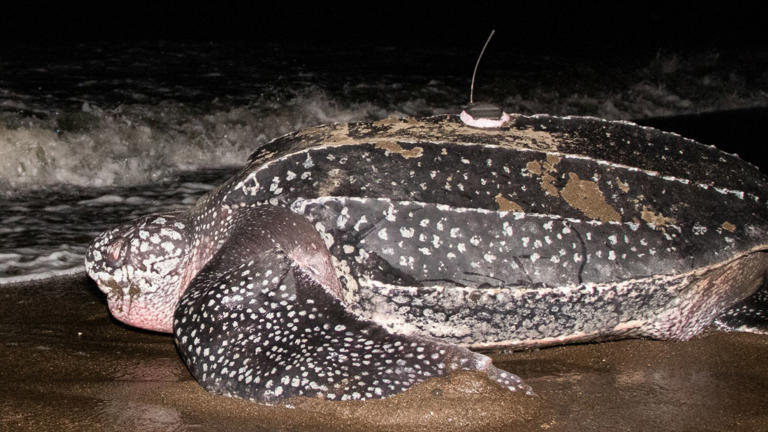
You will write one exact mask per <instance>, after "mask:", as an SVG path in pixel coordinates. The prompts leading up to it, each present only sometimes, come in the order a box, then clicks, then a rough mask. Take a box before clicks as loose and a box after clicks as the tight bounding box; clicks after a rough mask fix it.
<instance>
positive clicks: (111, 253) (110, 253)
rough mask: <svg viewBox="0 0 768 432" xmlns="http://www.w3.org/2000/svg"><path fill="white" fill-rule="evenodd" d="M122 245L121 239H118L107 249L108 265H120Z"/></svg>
mask: <svg viewBox="0 0 768 432" xmlns="http://www.w3.org/2000/svg"><path fill="white" fill-rule="evenodd" d="M123 243H124V241H123V239H118V240H115V241H114V242H113V243H112V244H111V245H109V247H108V248H107V263H109V265H111V266H119V265H120V264H121V263H122V257H121V256H120V254H121V252H122V250H123Z"/></svg>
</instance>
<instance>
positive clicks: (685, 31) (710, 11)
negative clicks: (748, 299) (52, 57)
mask: <svg viewBox="0 0 768 432" xmlns="http://www.w3.org/2000/svg"><path fill="white" fill-rule="evenodd" d="M1 12H2V13H0V27H1V29H0V32H2V34H3V36H4V37H5V39H6V40H9V39H14V40H22V41H30V40H58V41H60V40H94V39H98V40H105V39H145V40H146V39H175V40H179V39H194V40H209V39H210V40H228V39H229V40H231V39H240V40H251V41H254V42H258V41H265V40H266V41H293V42H300V41H302V40H307V39H311V40H312V41H315V42H317V41H321V42H328V43H343V42H345V41H368V42H372V43H377V44H382V43H384V44H386V43H390V44H418V45H421V46H425V47H426V46H431V45H436V46H441V47H444V46H445V45H446V44H449V45H469V46H472V47H475V46H477V45H478V42H477V40H478V38H480V39H483V36H478V35H480V34H485V33H487V32H488V30H490V29H491V28H496V29H497V30H498V31H499V34H498V35H497V37H498V40H497V41H496V42H495V43H497V44H499V45H501V44H502V42H503V43H504V45H506V46H515V47H518V48H520V49H532V50H544V51H550V50H551V51H566V50H576V51H577V52H579V53H581V54H585V55H587V54H588V55H595V54H599V53H607V52H610V50H612V49H617V48H623V49H629V48H631V49H639V50H648V49H650V50H653V49H659V48H670V49H699V48H711V47H716V48H719V49H739V50H742V49H747V48H750V47H754V48H763V47H764V43H765V41H766V36H765V33H766V30H765V15H764V13H763V11H762V8H761V7H760V6H757V5H749V4H746V5H745V4H740V3H739V4H734V3H731V2H718V3H717V5H716V6H708V5H705V3H704V2H660V3H646V2H568V3H565V2H551V1H538V2H514V1H508V2H503V3H502V2H488V1H469V2H459V4H458V5H456V6H454V5H448V4H447V3H446V2H443V3H432V2H429V3H424V2H417V1H411V2H370V1H365V2H358V3H354V4H346V3H342V4H341V5H338V4H337V5H333V4H329V3H326V2H314V3H311V4H307V5H304V4H301V3H295V2H288V1H280V0H278V1H272V2H263V1H258V2H257V1H253V2H232V1H216V2H207V3H206V4H202V5H196V4H194V3H190V2H173V1H169V2H162V1H155V2H147V1H131V2H108V1H104V2H100V3H90V2H87V3H82V2H51V3H44V2H31V3H30V2H23V3H18V2H17V4H11V5H9V4H7V3H6V4H4V5H3V8H2V11H1Z"/></svg>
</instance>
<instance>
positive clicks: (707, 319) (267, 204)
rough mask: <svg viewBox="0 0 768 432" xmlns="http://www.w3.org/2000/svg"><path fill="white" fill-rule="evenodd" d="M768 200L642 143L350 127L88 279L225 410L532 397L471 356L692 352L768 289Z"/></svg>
mask: <svg viewBox="0 0 768 432" xmlns="http://www.w3.org/2000/svg"><path fill="white" fill-rule="evenodd" d="M766 199H768V187H767V185H766V180H765V178H764V177H763V176H761V175H760V174H759V172H758V171H757V169H756V168H755V167H753V166H751V165H749V164H748V163H746V162H743V161H742V160H740V159H739V158H738V157H736V156H735V155H730V154H726V153H724V152H722V151H719V150H718V149H716V148H714V147H710V146H705V145H702V144H699V143H697V142H695V141H692V140H689V139H685V138H681V137H680V136H678V135H675V134H671V133H665V132H661V131H658V130H655V129H651V128H646V127H640V126H637V125H634V124H631V123H627V122H611V121H605V120H600V119H595V118H569V117H566V118H558V117H552V116H545V115H537V116H532V117H527V116H520V115H516V116H512V117H511V119H510V121H509V122H508V123H506V124H505V125H504V126H503V127H500V128H496V129H489V130H483V129H475V128H470V127H467V126H465V125H463V124H462V123H461V122H460V121H459V120H458V118H457V117H456V116H438V117H430V118H426V119H421V120H414V119H387V120H383V121H377V122H361V123H352V124H331V125H326V126H319V127H314V128H310V129H306V130H303V131H299V132H296V133H292V134H289V135H286V136H283V137H281V138H278V139H276V140H274V141H273V142H271V143H270V144H268V145H265V146H264V147H262V148H260V149H258V150H257V151H256V152H255V153H254V154H253V155H252V156H251V157H250V159H249V161H248V164H247V166H246V167H245V168H244V169H243V170H242V171H241V172H240V173H239V174H237V175H235V176H234V177H232V178H231V179H229V180H228V181H226V182H225V183H224V184H223V185H221V186H220V187H219V188H217V189H216V190H213V191H211V192H210V193H208V194H207V195H206V196H204V197H202V198H201V199H200V200H199V201H198V202H197V203H196V205H195V206H194V207H193V208H191V209H190V210H189V211H185V212H174V213H168V214H161V215H150V216H145V217H142V218H140V219H138V220H136V221H134V222H132V223H128V224H125V225H122V226H120V227H117V228H115V229H113V230H111V231H108V232H105V233H103V234H101V235H100V236H98V238H96V239H95V240H94V242H93V243H92V245H91V247H90V249H89V251H88V253H87V258H86V266H87V270H88V273H89V275H90V276H91V277H92V278H93V279H94V280H95V281H96V282H97V283H98V285H99V286H100V288H101V289H102V290H103V291H104V292H105V293H106V295H107V300H108V304H109V308H110V310H111V312H112V314H113V315H114V317H115V318H117V319H118V320H121V321H123V322H125V323H127V324H130V325H133V326H137V327H142V328H145V329H151V330H156V331H162V332H172V333H173V335H174V337H175V341H176V344H177V345H178V349H179V351H180V353H181V356H182V357H183V360H184V361H185V362H186V365H187V366H188V368H189V370H190V372H191V373H192V375H193V376H194V377H195V378H196V379H197V381H198V382H199V383H200V384H201V385H202V386H203V387H205V388H206V389H207V390H209V391H212V392H216V393H221V394H225V395H230V396H237V397H242V398H248V399H252V400H256V401H260V402H267V403H269V402H274V401H278V400H281V399H285V398H288V397H292V396H300V395H303V396H309V397H319V398H326V399H332V400H347V399H369V398H380V397H386V396H390V395H393V394H396V393H398V392H401V391H403V390H405V389H407V388H409V387H410V386H412V385H413V384H415V383H417V382H420V381H423V380H425V379H428V378H430V377H438V376H443V375H446V374H448V373H449V372H451V371H454V370H478V371H482V372H485V373H486V374H487V375H488V376H489V377H490V378H491V379H493V380H495V381H496V382H498V383H499V384H501V385H503V386H504V387H507V388H509V389H510V390H524V391H527V392H530V391H531V390H530V388H529V387H527V386H526V385H525V384H523V383H522V382H521V380H520V379H519V378H518V377H517V376H515V375H513V374H511V373H508V372H504V371H502V370H499V369H496V368H495V367H494V366H493V365H492V364H491V361H490V360H489V358H488V357H486V356H484V355H482V354H479V353H476V352H473V351H470V349H474V350H478V349H479V350H482V349H490V348H511V349H514V348H521V347H532V346H544V345H552V344H562V343H568V342H577V341H592V340H602V339H611V338H625V337H650V338H658V339H677V340H684V339H689V338H691V337H692V336H694V335H696V334H697V333H699V332H700V331H701V330H702V329H703V328H704V327H706V326H708V325H710V324H712V322H713V320H714V319H715V318H716V317H717V316H718V315H719V314H721V313H722V312H723V311H724V310H726V309H727V308H728V307H730V306H731V305H733V304H735V303H737V302H739V301H742V300H743V299H746V298H748V297H749V296H750V295H752V294H753V293H754V292H755V291H756V290H757V289H758V288H759V287H760V286H761V284H762V282H763V278H764V274H765V273H766V269H768V258H766V256H767V254H766V253H765V252H764V251H765V250H766V249H768V242H767V239H768V235H766V227H767V226H768V224H767V223H766V222H767V221H768V208H767V207H766Z"/></svg>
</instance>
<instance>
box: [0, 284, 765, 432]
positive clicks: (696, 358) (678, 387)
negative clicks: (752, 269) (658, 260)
mask: <svg viewBox="0 0 768 432" xmlns="http://www.w3.org/2000/svg"><path fill="white" fill-rule="evenodd" d="M0 346H2V350H0V394H2V395H3V397H2V398H0V430H14V431H16V430H22V431H33V430H34V431H49V430H50V431H63V430H77V431H88V430H146V431H161V430H162V431H166V430H171V431H182V430H206V431H239V430H248V431H272V430H298V431H326V430H327V431H332V430H333V431H336V430H340V431H357V430H360V431H363V430H366V431H370V430H382V431H383V430H395V431H417V430H418V431H423V430H425V429H428V430H430V431H452V430H462V431H469V430H478V431H480V430H483V431H496V430H498V431H506V430H522V431H534V430H535V431H543V430H546V431H566V430H568V431H600V430H627V431H631V430H659V431H661V430H669V431H685V430H699V431H702V430H711V431H716V430H734V429H738V430H740V431H757V430H766V429H767V428H768V413H766V412H765V394H766V393H768V365H766V362H765V359H766V358H768V337H764V336H758V335H751V334H725V333H717V332H713V333H709V334H706V335H703V336H701V337H698V338H696V339H694V340H692V341H689V342H682V343H675V342H659V341H647V340H627V341H618V342H607V343H597V344H582V345H574V346H567V347H555V348H549V349H543V350H534V351H526V352H515V353H508V354H493V355H492V357H493V358H494V362H495V363H496V365H497V366H499V367H501V368H503V369H506V370H509V371H512V372H515V373H517V374H519V375H520V376H521V377H522V378H523V379H525V380H526V381H527V382H528V383H529V384H530V385H531V386H533V388H534V389H535V391H536V392H537V394H538V396H537V397H526V396H523V395H519V394H513V393H509V392H506V391H503V390H502V389H501V388H500V387H497V386H496V385H495V384H493V383H492V382H490V381H488V380H487V379H485V378H484V377H482V376H480V375H478V374H474V373H460V374H456V375H452V376H450V377H447V378H443V379H434V380H430V381H427V382H425V383H422V384H421V385H418V386H416V387H415V388H413V389H412V390H410V391H408V392H406V393H404V394H401V395H399V396H397V397H394V398H390V399H384V400H377V401H368V402H324V401H319V400H312V399H295V400H291V401H289V403H288V404H287V405H286V406H272V407H269V406H262V405H258V404H255V403H252V402H247V401H242V400H236V399H231V398H227V397H222V396H216V395H211V394H208V393H206V392H205V391H204V390H202V388H200V387H199V386H198V385H197V384H196V383H195V381H194V380H193V379H192V378H191V376H190V375H189V374H188V372H187V370H186V369H185V367H184V365H183V364H182V362H181V360H180V359H179V357H178V355H177V353H176V349H175V348H174V345H173V341H172V338H171V337H170V336H168V335H162V334H153V333H149V332H142V331H137V330H134V329H132V328H129V327H126V326H123V325H121V324H119V323H118V322H116V321H115V320H114V319H112V318H111V317H110V316H109V314H108V312H107V308H106V306H105V302H104V299H103V297H102V296H101V294H100V293H99V292H98V290H97V289H96V287H95V285H93V284H92V282H90V280H88V279H86V278H85V277H84V276H78V277H70V278H62V279H58V280H55V281H46V282H35V283H27V284H22V285H16V286H13V287H4V288H3V289H2V290H0Z"/></svg>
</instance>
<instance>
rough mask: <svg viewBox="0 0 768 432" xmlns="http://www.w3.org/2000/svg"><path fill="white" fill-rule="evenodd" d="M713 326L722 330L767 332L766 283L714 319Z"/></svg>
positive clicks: (767, 300)
mask: <svg viewBox="0 0 768 432" xmlns="http://www.w3.org/2000/svg"><path fill="white" fill-rule="evenodd" d="M715 327H717V328H718V329H720V330H724V331H740V332H748V333H758V334H768V284H766V283H763V285H762V286H761V287H760V288H759V289H758V290H757V292H755V293H754V294H752V296H750V297H748V298H746V299H744V300H742V301H741V302H739V303H736V304H735V305H733V306H732V307H731V308H729V309H728V310H726V311H725V312H723V314H722V315H720V316H719V317H717V318H716V319H715Z"/></svg>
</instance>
